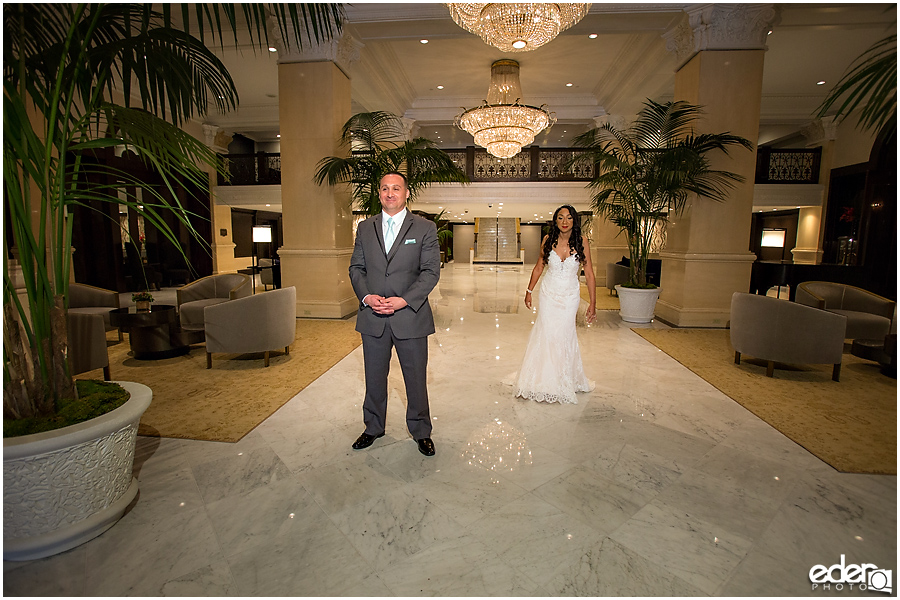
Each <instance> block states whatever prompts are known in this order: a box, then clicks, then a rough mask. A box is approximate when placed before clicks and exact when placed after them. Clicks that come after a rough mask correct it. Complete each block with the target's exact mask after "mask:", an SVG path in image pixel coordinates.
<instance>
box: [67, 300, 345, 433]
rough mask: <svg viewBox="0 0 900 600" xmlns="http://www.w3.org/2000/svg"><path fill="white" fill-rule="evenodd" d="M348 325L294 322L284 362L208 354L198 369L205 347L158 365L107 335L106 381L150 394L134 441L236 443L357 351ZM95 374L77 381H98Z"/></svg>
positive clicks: (278, 357) (281, 356)
mask: <svg viewBox="0 0 900 600" xmlns="http://www.w3.org/2000/svg"><path fill="white" fill-rule="evenodd" d="M355 325H356V317H355V316H354V317H352V318H350V319H347V320H343V321H332V320H327V321H326V320H312V319H298V320H297V334H296V338H295V340H294V343H293V344H292V345H291V352H290V354H285V353H284V350H283V349H282V351H280V352H273V353H270V361H269V367H268V368H266V367H264V366H263V354H262V353H256V354H240V355H239V354H230V355H229V354H214V355H213V367H212V369H207V368H206V347H205V346H204V345H203V344H200V345H195V346H191V352H190V354H186V355H184V356H178V357H175V358H168V359H164V360H136V359H134V358H132V357H131V354H130V352H131V350H130V347H129V343H128V335H127V334H126V336H125V341H124V342H121V343H119V342H117V341H116V340H117V336H116V333H115V332H110V333H109V334H108V337H107V340H108V343H109V344H110V345H109V361H110V370H111V374H112V379H114V380H121V381H136V382H138V383H143V384H145V385H147V386H149V387H150V388H151V389H152V390H153V401H152V403H151V404H150V408H148V409H147V412H145V413H144V416H143V418H141V425H140V429H139V431H138V433H139V434H140V435H148V436H159V437H174V438H187V439H194V440H210V441H219V442H236V441H238V440H240V439H241V438H242V437H244V436H245V435H246V434H247V433H249V432H250V431H251V430H252V429H253V428H254V427H256V426H257V425H258V424H259V423H261V422H262V421H263V420H264V419H266V417H268V416H269V415H271V414H272V413H273V412H275V411H276V410H277V409H278V408H279V407H281V406H282V405H283V404H284V403H285V402H287V401H288V400H290V399H291V398H293V397H294V396H295V395H296V394H297V392H299V391H300V390H302V389H303V388H305V387H306V386H307V385H309V384H310V383H312V382H313V381H315V380H316V379H317V378H318V377H319V376H320V375H322V374H323V373H325V372H326V371H327V370H328V369H330V368H331V367H332V366H334V365H335V364H337V363H338V361H340V360H341V359H342V358H344V357H345V356H347V355H348V354H349V353H350V352H351V351H352V350H353V349H355V348H356V347H357V346H359V345H360V343H361V340H360V337H359V334H358V333H357V332H356V331H355V330H354V327H355ZM102 378H103V372H102V370H100V369H98V370H96V371H90V372H88V373H83V374H81V375H78V379H102Z"/></svg>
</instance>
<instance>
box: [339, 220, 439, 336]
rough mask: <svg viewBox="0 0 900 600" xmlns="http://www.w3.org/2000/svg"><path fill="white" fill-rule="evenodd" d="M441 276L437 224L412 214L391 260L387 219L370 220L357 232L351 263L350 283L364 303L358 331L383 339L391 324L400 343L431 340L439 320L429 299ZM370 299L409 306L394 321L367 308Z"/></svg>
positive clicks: (359, 317) (392, 252) (392, 249)
mask: <svg viewBox="0 0 900 600" xmlns="http://www.w3.org/2000/svg"><path fill="white" fill-rule="evenodd" d="M440 276H441V253H440V246H439V244H438V239H437V228H436V227H435V225H434V223H433V222H432V221H429V220H428V219H425V218H423V217H420V216H418V215H414V214H413V213H412V212H410V211H409V209H407V212H406V218H405V219H404V220H403V224H402V225H401V226H400V231H399V232H398V233H397V238H396V239H395V240H394V245H393V247H392V248H391V251H390V253H389V254H387V255H385V252H384V236H383V235H382V226H381V213H379V214H377V215H375V216H374V217H369V218H368V219H366V220H365V221H363V222H362V223H360V224H359V227H357V229H356V243H355V244H354V246H353V256H352V257H351V259H350V282H351V283H352V285H353V291H354V292H356V296H357V298H359V301H360V305H359V314H358V315H357V317H356V330H357V331H358V332H360V333H363V334H366V335H372V336H376V337H377V336H380V335H381V334H382V333H383V332H384V323H385V319H390V323H391V331H392V332H393V334H394V335H395V336H396V337H398V338H400V339H409V338H417V337H425V336H428V335H431V334H432V333H434V317H433V316H432V314H431V306H430V305H429V304H428V294H429V293H430V292H431V290H433V289H434V286H436V285H437V282H438V279H440ZM369 294H377V295H379V296H384V297H385V298H389V297H391V296H399V297H401V298H403V299H404V300H406V303H407V304H408V305H409V306H406V307H405V308H402V309H400V310H398V311H397V312H395V313H394V314H393V315H389V316H384V315H379V314H376V313H375V312H374V311H373V310H372V309H371V308H369V307H368V306H364V305H363V303H362V300H363V298H365V297H366V296H367V295H369Z"/></svg>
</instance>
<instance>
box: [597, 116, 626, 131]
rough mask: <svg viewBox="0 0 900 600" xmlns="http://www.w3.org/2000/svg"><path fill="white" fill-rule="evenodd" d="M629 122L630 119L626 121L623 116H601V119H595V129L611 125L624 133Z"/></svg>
mask: <svg viewBox="0 0 900 600" xmlns="http://www.w3.org/2000/svg"><path fill="white" fill-rule="evenodd" d="M628 122H629V119H626V118H625V117H623V116H622V115H601V116H599V117H594V127H596V128H598V129H599V128H601V127H605V126H606V125H607V124H609V125H612V126H613V127H615V128H616V129H618V130H619V131H622V130H623V129H625V128H626V127H628Z"/></svg>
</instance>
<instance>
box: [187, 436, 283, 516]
mask: <svg viewBox="0 0 900 600" xmlns="http://www.w3.org/2000/svg"><path fill="white" fill-rule="evenodd" d="M259 449H260V448H254V449H253V450H250V451H249V452H255V451H256V450H259ZM267 449H268V450H270V451H271V452H272V454H273V455H274V456H275V458H277V459H278V462H279V463H281V465H282V466H283V467H284V468H285V470H287V472H288V473H290V474H291V475H296V473H294V472H293V471H291V469H290V468H288V466H287V464H285V462H284V460H283V459H282V458H281V456H280V455H279V454H278V453H277V452H276V451H275V450H274V449H273V448H267ZM227 458H229V457H224V458H222V459H217V460H225V459H227ZM212 462H216V461H212ZM205 464H210V463H205ZM276 468H277V465H273V466H272V467H271V468H269V469H268V470H267V471H266V473H267V474H269V475H271V474H272V471H273V470H274V469H276ZM191 474H192V475H193V479H194V482H195V483H196V484H197V487H198V489H199V493H200V498H201V499H202V501H203V506H204V507H206V505H207V504H212V503H214V502H218V501H220V500H226V499H228V498H235V497H240V496H247V495H248V494H251V493H253V492H254V491H255V490H258V489H260V488H262V487H265V486H268V485H270V484H271V483H273V482H272V481H271V479H267V480H265V481H263V482H262V483H260V484H258V485H255V486H254V487H253V488H251V489H249V490H244V491H238V492H233V493H228V494H226V495H224V496H221V497H218V498H207V495H206V494H204V493H203V489H202V488H201V487H200V484H199V482H197V473H196V472H195V471H194V468H193V467H191ZM275 483H277V481H276V482H275Z"/></svg>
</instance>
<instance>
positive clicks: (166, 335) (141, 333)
mask: <svg viewBox="0 0 900 600" xmlns="http://www.w3.org/2000/svg"><path fill="white" fill-rule="evenodd" d="M109 322H110V324H111V325H113V326H114V327H121V328H122V329H124V330H126V331H128V334H129V335H128V337H129V340H130V343H131V351H132V352H133V353H134V357H135V358H136V359H138V360H158V359H161V358H171V357H173V356H180V355H182V354H187V353H188V352H189V351H190V347H189V346H187V345H185V344H184V343H183V341H182V340H181V339H180V337H179V336H177V335H172V333H173V332H175V331H177V324H176V323H177V313H176V311H175V307H174V306H172V305H171V304H151V305H150V310H149V311H146V312H144V311H141V312H138V310H137V309H136V308H135V307H134V306H129V307H127V308H116V309H113V310H111V311H109Z"/></svg>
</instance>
